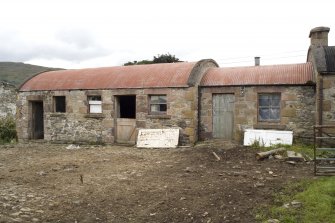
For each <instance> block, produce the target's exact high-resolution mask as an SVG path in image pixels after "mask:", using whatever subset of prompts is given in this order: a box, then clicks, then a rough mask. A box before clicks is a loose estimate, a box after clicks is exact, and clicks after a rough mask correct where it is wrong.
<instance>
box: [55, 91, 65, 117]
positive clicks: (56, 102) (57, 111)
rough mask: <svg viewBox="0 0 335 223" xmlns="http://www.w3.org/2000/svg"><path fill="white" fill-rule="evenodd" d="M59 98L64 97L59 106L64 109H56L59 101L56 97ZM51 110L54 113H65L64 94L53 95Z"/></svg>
mask: <svg viewBox="0 0 335 223" xmlns="http://www.w3.org/2000/svg"><path fill="white" fill-rule="evenodd" d="M59 98H64V105H63V106H61V107H64V110H61V111H59V110H57V108H59V106H57V105H58V103H59V102H60V101H59V100H58V99H59ZM53 111H54V112H55V113H66V96H65V95H55V96H53Z"/></svg>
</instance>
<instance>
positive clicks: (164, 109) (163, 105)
mask: <svg viewBox="0 0 335 223" xmlns="http://www.w3.org/2000/svg"><path fill="white" fill-rule="evenodd" d="M166 110H167V106H166V104H160V105H159V111H161V112H165V111H166Z"/></svg>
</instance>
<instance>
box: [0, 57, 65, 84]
mask: <svg viewBox="0 0 335 223" xmlns="http://www.w3.org/2000/svg"><path fill="white" fill-rule="evenodd" d="M46 70H59V68H49V67H42V66H36V65H31V64H25V63H15V62H0V81H5V82H8V83H11V84H14V85H15V86H16V87H19V86H20V85H21V84H22V83H23V82H24V81H25V80H26V79H28V78H30V77H31V76H33V75H35V74H37V73H40V72H43V71H46Z"/></svg>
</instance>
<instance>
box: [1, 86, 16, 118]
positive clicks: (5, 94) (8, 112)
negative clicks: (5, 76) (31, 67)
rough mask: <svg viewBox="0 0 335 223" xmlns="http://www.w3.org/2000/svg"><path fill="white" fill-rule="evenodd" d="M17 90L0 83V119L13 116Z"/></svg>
mask: <svg viewBox="0 0 335 223" xmlns="http://www.w3.org/2000/svg"><path fill="white" fill-rule="evenodd" d="M16 97H17V90H16V87H15V86H14V85H11V84H9V83H6V82H0V101H1V106H0V118H4V117H8V116H13V117H14V116H15V112H16Z"/></svg>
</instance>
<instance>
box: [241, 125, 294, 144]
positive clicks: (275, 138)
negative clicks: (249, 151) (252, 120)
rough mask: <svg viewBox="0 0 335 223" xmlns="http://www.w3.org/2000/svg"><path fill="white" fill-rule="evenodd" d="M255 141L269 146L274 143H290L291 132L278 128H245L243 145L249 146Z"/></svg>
mask: <svg viewBox="0 0 335 223" xmlns="http://www.w3.org/2000/svg"><path fill="white" fill-rule="evenodd" d="M255 141H258V142H259V143H260V145H262V146H265V147H269V146H271V145H276V144H285V145H292V141H293V132H292V131H279V130H263V129H246V130H245V132H244V142H243V145H245V146H250V145H252V144H253V143H254V142H255Z"/></svg>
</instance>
